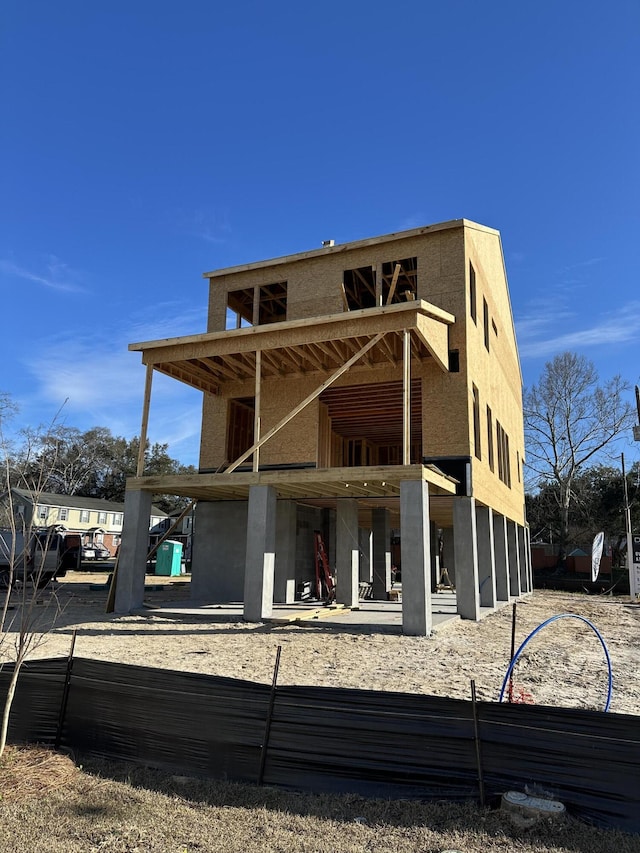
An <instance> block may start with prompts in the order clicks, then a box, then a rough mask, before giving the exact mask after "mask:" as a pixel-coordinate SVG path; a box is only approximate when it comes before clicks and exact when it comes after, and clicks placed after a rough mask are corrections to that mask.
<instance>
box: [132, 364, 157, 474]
mask: <svg viewBox="0 0 640 853" xmlns="http://www.w3.org/2000/svg"><path fill="white" fill-rule="evenodd" d="M152 381H153V365H151V364H148V365H147V375H146V377H145V381H144V400H143V403H142V423H141V425H140V447H139V448H138V465H137V467H136V477H142V473H143V471H144V452H145V450H146V446H147V427H148V426H149V404H150V403H151V383H152Z"/></svg>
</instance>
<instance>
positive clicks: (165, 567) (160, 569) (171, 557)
mask: <svg viewBox="0 0 640 853" xmlns="http://www.w3.org/2000/svg"><path fill="white" fill-rule="evenodd" d="M181 563H182V542H175V541H174V540H173V539H165V541H164V542H163V543H162V545H161V546H160V547H159V548H158V553H157V554H156V574H157V575H169V576H170V577H172V578H173V577H178V576H179V575H180V567H181Z"/></svg>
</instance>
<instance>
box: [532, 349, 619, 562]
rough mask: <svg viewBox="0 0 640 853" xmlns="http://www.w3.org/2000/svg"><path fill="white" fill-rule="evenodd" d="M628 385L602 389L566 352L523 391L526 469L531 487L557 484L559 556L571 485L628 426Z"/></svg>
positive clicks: (584, 362)
mask: <svg viewBox="0 0 640 853" xmlns="http://www.w3.org/2000/svg"><path fill="white" fill-rule="evenodd" d="M628 390H629V385H628V384H627V383H626V382H624V381H623V380H622V378H621V377H620V376H614V377H613V379H610V380H609V381H608V382H605V383H604V384H603V385H601V384H599V377H598V373H597V371H596V369H595V366H594V364H593V362H591V361H589V360H588V359H586V358H585V357H584V356H581V355H577V354H576V353H571V352H565V353H562V355H557V356H556V357H555V358H554V359H553V360H552V361H549V362H547V364H546V365H545V366H544V370H543V371H542V375H541V377H540V381H539V382H538V384H537V385H533V386H532V387H531V388H530V389H528V390H526V391H525V396H524V422H525V435H526V451H527V466H528V468H529V470H530V472H533V475H534V478H535V482H536V485H538V486H544V485H548V484H551V483H555V484H556V485H557V489H556V490H555V494H556V496H557V502H558V507H559V510H560V542H559V545H560V557H561V558H563V557H564V555H565V551H566V547H565V546H566V543H567V534H568V530H569V510H570V507H571V503H572V500H573V498H574V491H573V487H574V482H575V478H576V475H577V474H578V473H579V472H580V470H581V468H582V467H583V466H584V465H585V464H586V463H587V462H589V461H594V460H595V459H596V457H598V456H599V455H600V454H601V453H604V454H605V455H606V450H607V449H608V448H609V446H610V445H611V443H612V442H613V441H614V440H615V439H616V438H618V437H620V436H621V434H622V433H623V432H624V431H625V430H627V429H630V427H631V425H632V423H633V409H632V407H631V405H630V403H629V402H628V401H627V400H625V396H624V395H625V394H626V392H627V391H628Z"/></svg>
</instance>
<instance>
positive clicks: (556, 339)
mask: <svg viewBox="0 0 640 853" xmlns="http://www.w3.org/2000/svg"><path fill="white" fill-rule="evenodd" d="M592 316H593V315H591V314H590V313H588V312H586V311H585V312H582V313H580V314H577V313H576V312H573V313H567V314H565V316H564V317H562V316H558V315H557V314H556V315H554V314H552V313H546V314H544V315H541V316H540V317H532V318H525V319H524V320H523V321H520V322H517V323H516V329H517V332H518V340H519V342H520V346H519V349H520V355H521V357H522V358H540V357H547V356H550V355H554V354H555V353H558V352H563V351H565V350H581V349H587V348H590V347H602V346H608V347H612V346H616V345H624V344H629V343H633V342H637V340H638V337H639V336H640V301H632V302H629V303H627V304H626V305H623V306H621V307H620V308H618V309H617V310H616V311H614V312H608V313H606V314H603V315H601V316H600V317H599V318H596V319H597V321H596V322H595V323H591V324H590V325H588V326H586V327H583V328H581V329H580V328H576V326H577V325H578V323H579V322H583V323H584V322H585V321H588V320H589V319H591V318H592ZM569 321H571V331H561V332H560V333H557V332H556V333H555V334H554V333H553V331H551V326H554V327H555V329H556V330H557V327H558V323H559V322H562V325H563V327H564V328H565V329H566V328H567V325H568V324H569ZM545 332H546V334H545Z"/></svg>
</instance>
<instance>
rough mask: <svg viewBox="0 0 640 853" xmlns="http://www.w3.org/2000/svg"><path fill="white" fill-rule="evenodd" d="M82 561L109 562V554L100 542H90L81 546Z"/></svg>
mask: <svg viewBox="0 0 640 853" xmlns="http://www.w3.org/2000/svg"><path fill="white" fill-rule="evenodd" d="M82 559H83V560H109V559H111V552H110V551H109V549H108V548H107V547H106V546H105V545H103V544H102V542H91V543H90V544H88V545H83V546H82Z"/></svg>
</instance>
